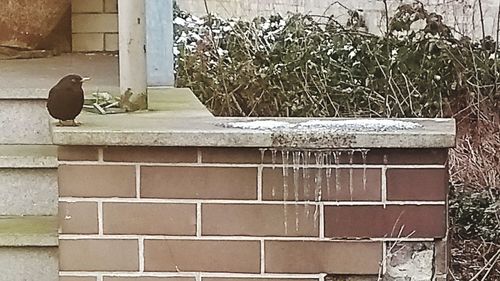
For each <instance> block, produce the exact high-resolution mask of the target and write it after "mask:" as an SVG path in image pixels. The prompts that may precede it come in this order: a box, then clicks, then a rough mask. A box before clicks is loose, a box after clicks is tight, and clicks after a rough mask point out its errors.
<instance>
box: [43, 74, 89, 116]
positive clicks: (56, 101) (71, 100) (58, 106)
mask: <svg viewBox="0 0 500 281" xmlns="http://www.w3.org/2000/svg"><path fill="white" fill-rule="evenodd" d="M89 79H90V78H82V77H81V76H79V75H75V74H71V75H67V76H65V77H63V78H62V79H61V80H59V82H58V83H57V84H56V85H55V86H54V87H52V89H50V91H49V98H48V100H47V109H48V111H49V114H50V116H52V117H54V118H55V119H58V120H59V124H58V125H57V126H79V125H80V123H78V122H76V121H75V118H76V117H77V116H78V115H79V114H80V112H82V108H83V102H84V97H83V89H82V84H83V82H85V81H87V80H89Z"/></svg>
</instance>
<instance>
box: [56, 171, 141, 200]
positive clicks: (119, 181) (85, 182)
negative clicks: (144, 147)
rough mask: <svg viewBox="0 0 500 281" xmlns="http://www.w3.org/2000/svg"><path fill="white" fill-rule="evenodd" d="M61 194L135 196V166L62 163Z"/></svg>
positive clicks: (60, 173) (60, 176)
mask: <svg viewBox="0 0 500 281" xmlns="http://www.w3.org/2000/svg"><path fill="white" fill-rule="evenodd" d="M58 173H59V195H60V196H62V197H65V196H74V197H134V196H135V167H134V166H118V165H116V166H115V165H113V166H107V165H60V166H59V171H58Z"/></svg>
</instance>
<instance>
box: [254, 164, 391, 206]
mask: <svg viewBox="0 0 500 281" xmlns="http://www.w3.org/2000/svg"><path fill="white" fill-rule="evenodd" d="M304 171H306V175H305V178H306V179H304ZM336 171H338V175H339V176H338V178H337V176H336V175H337V172H336ZM351 171H352V184H351V176H350V173H351ZM318 172H319V173H320V176H318ZM294 173H295V172H294V170H293V169H292V168H289V169H288V177H286V182H287V185H288V191H287V192H288V196H287V200H295V189H296V184H295V183H296V182H297V183H298V184H297V188H298V195H299V196H298V197H299V200H312V201H314V200H315V189H316V187H318V186H319V189H320V190H321V199H322V201H337V200H339V201H342V200H349V201H351V200H359V201H367V200H373V201H379V200H380V198H381V170H380V169H366V170H364V169H363V168H360V169H338V170H335V169H326V168H325V169H298V170H297V172H296V173H297V174H296V175H294ZM328 174H330V176H329V177H328V176H327V175H328ZM319 177H321V184H319ZM365 179H366V184H364V180H365ZM284 180H285V178H284V177H283V170H282V169H281V168H275V169H273V168H265V169H263V172H262V191H263V196H262V197H263V199H264V200H283V197H284V192H285V190H284ZM273 189H274V196H273Z"/></svg>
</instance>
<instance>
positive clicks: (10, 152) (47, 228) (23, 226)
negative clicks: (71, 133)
mask: <svg viewBox="0 0 500 281" xmlns="http://www.w3.org/2000/svg"><path fill="white" fill-rule="evenodd" d="M0 198H2V200H0V246H55V245H57V209H58V188H57V156H56V147H54V146H49V145H0Z"/></svg>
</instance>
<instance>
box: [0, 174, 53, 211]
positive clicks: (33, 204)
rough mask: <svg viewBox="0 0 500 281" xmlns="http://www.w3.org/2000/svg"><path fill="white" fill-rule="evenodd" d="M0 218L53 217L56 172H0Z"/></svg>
mask: <svg viewBox="0 0 500 281" xmlns="http://www.w3.org/2000/svg"><path fill="white" fill-rule="evenodd" d="M0 198H2V200H0V215H4V216H5V215H7V216H9V215H24V216H29V215H33V216H34V215H42V216H45V215H56V214H57V198H58V190H57V170H56V169H0Z"/></svg>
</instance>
